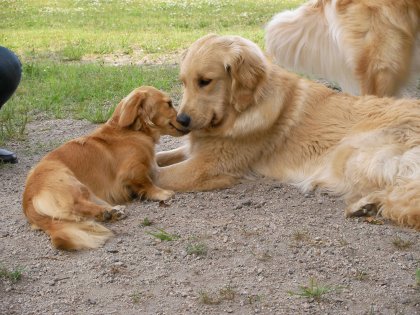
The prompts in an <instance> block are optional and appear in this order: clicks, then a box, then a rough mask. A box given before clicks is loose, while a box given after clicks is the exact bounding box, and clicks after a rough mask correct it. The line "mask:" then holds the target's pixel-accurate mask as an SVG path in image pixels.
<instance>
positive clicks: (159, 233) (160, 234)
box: [146, 229, 179, 242]
mask: <svg viewBox="0 0 420 315" xmlns="http://www.w3.org/2000/svg"><path fill="white" fill-rule="evenodd" d="M146 234H149V235H151V236H153V237H155V238H157V239H159V240H161V241H169V242H170V241H174V240H177V239H179V236H178V235H175V234H170V233H168V232H166V231H164V230H163V229H157V230H156V231H155V232H150V231H148V232H146Z"/></svg>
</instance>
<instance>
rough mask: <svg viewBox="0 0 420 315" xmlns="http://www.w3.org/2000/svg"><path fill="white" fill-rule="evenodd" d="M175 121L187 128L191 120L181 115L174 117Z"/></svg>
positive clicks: (185, 115)
mask: <svg viewBox="0 0 420 315" xmlns="http://www.w3.org/2000/svg"><path fill="white" fill-rule="evenodd" d="M176 121H177V122H179V123H180V124H181V125H183V126H184V127H188V126H189V124H190V122H191V118H190V116H188V115H187V114H184V113H181V114H179V115H178V116H177V117H176Z"/></svg>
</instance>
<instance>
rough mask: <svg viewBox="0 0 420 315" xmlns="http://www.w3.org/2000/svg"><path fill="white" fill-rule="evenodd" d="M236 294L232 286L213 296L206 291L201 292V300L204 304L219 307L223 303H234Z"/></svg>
mask: <svg viewBox="0 0 420 315" xmlns="http://www.w3.org/2000/svg"><path fill="white" fill-rule="evenodd" d="M235 296H236V292H235V290H234V289H233V288H231V287H230V286H226V287H224V288H221V289H220V290H219V293H218V294H211V293H207V292H204V291H200V292H199V300H200V302H201V303H202V304H206V305H218V304H220V303H222V302H223V301H232V300H234V299H235Z"/></svg>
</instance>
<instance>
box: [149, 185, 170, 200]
mask: <svg viewBox="0 0 420 315" xmlns="http://www.w3.org/2000/svg"><path fill="white" fill-rule="evenodd" d="M174 194H175V192H173V191H172V190H165V189H161V188H155V189H153V190H152V191H149V192H148V193H147V194H146V198H147V199H150V200H156V201H164V200H168V199H169V198H171V197H172V196H173V195H174Z"/></svg>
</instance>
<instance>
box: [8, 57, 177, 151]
mask: <svg viewBox="0 0 420 315" xmlns="http://www.w3.org/2000/svg"><path fill="white" fill-rule="evenodd" d="M23 71H24V73H23V75H24V77H25V79H24V80H23V81H22V83H21V85H20V86H19V88H18V90H17V92H16V93H15V95H14V96H13V97H12V98H11V100H10V101H9V102H8V103H7V104H6V105H5V106H4V107H2V110H1V111H0V144H1V143H2V142H4V141H5V140H6V139H10V138H15V139H20V138H22V137H23V136H24V131H25V127H26V124H27V123H28V121H30V120H31V119H34V118H36V117H37V115H38V114H39V113H44V114H47V115H48V116H50V117H55V118H74V119H86V120H89V121H91V122H93V123H102V122H104V121H106V120H107V119H108V118H109V117H110V115H111V114H112V112H113V110H114V108H115V106H116V105H117V104H118V102H119V101H120V100H121V99H122V98H123V97H125V96H126V95H127V94H128V93H129V92H131V91H132V90H133V89H134V88H136V87H138V86H140V85H153V86H155V87H157V88H159V89H162V90H165V91H167V92H168V93H170V94H171V95H176V94H179V93H180V90H181V87H180V84H179V83H178V80H177V75H178V68H177V67H175V66H168V65H166V66H165V65H157V66H144V67H138V66H130V65H127V66H119V67H114V66H106V65H103V64H102V65H101V64H59V63H56V62H49V63H48V62H42V63H30V64H27V65H25V66H24V69H23Z"/></svg>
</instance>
